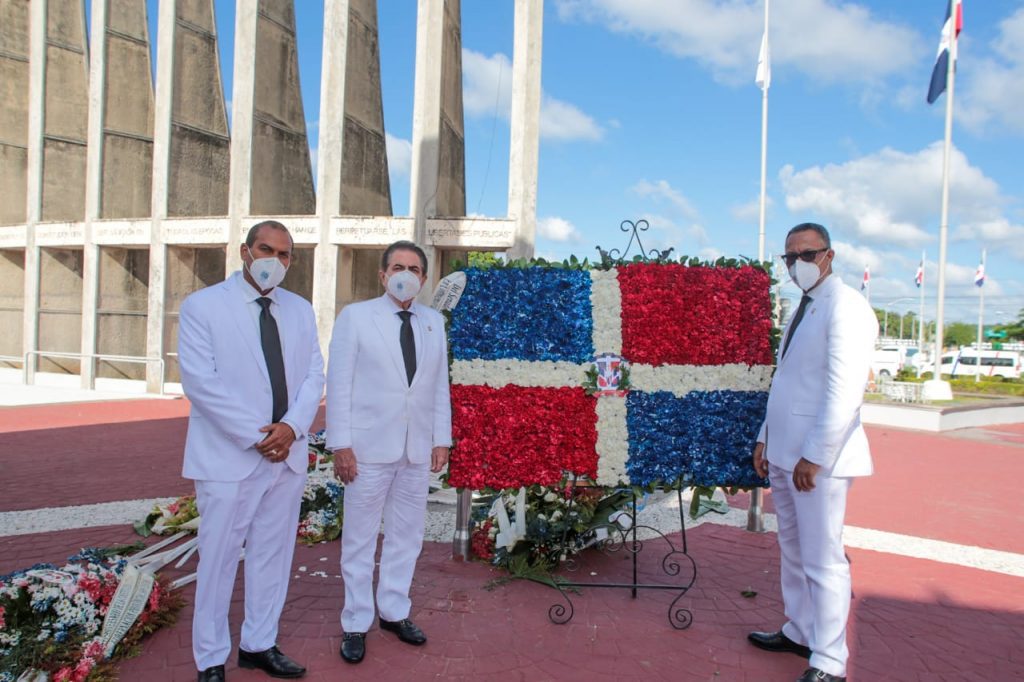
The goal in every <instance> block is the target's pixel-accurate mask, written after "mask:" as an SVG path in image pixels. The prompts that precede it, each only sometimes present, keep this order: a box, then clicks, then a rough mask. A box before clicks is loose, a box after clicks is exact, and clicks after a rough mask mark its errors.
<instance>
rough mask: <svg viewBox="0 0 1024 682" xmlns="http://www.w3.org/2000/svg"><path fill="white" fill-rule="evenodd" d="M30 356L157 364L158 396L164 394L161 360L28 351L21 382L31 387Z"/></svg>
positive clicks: (162, 360) (163, 374)
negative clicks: (158, 378)
mask: <svg viewBox="0 0 1024 682" xmlns="http://www.w3.org/2000/svg"><path fill="white" fill-rule="evenodd" d="M32 355H38V356H40V357H47V358H67V359H70V360H78V361H79V362H82V361H83V360H85V359H86V358H91V359H94V360H105V361H107V362H135V363H138V364H143V365H147V366H148V365H149V363H151V362H156V363H159V365H160V393H159V394H160V395H163V394H164V378H165V376H166V372H167V363H166V362H164V359H163V358H150V357H145V356H138V355H107V354H104V353H68V352H62V351H52V350H30V351H25V354H24V357H23V358H22V360H23V362H24V364H23V365H22V367H21V380H22V383H24V384H26V385H31V384H32V382H31V381H30V380H29V364H28V359H29V357H30V356H32Z"/></svg>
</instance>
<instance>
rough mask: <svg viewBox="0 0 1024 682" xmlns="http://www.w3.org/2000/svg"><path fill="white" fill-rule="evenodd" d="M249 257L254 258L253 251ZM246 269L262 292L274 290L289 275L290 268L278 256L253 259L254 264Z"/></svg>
mask: <svg viewBox="0 0 1024 682" xmlns="http://www.w3.org/2000/svg"><path fill="white" fill-rule="evenodd" d="M246 248H248V247H246ZM249 255H250V256H252V251H250V252H249ZM245 267H246V269H247V270H248V271H249V276H250V277H252V279H253V281H254V282H256V286H258V287H259V288H260V291H268V290H270V289H273V288H274V287H276V286H277V285H278V284H280V283H281V280H283V279H284V276H285V275H286V274H288V268H286V267H285V266H284V264H283V263H282V262H281V261H280V260H279V259H278V258H277V257H276V256H270V257H268V258H253V261H252V263H250V264H248V265H246V266H245Z"/></svg>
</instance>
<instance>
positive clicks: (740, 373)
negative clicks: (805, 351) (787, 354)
mask: <svg viewBox="0 0 1024 682" xmlns="http://www.w3.org/2000/svg"><path fill="white" fill-rule="evenodd" d="M773 371H774V368H773V367H771V366H770V365H744V364H731V365H716V366H710V367H709V366H697V365H662V366H660V367H654V366H652V365H640V364H635V365H632V366H631V368H630V375H629V380H630V385H631V387H632V388H633V389H635V390H638V391H646V392H651V393H653V392H656V391H668V392H670V393H673V394H675V395H676V396H678V397H680V398H681V397H683V396H685V395H686V394H687V393H689V392H690V391H767V390H768V388H769V387H770V386H771V383H772V372H773Z"/></svg>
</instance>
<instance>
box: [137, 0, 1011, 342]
mask: <svg viewBox="0 0 1024 682" xmlns="http://www.w3.org/2000/svg"><path fill="white" fill-rule="evenodd" d="M215 5H216V10H217V20H218V31H219V33H220V39H221V56H222V69H223V70H224V73H225V90H226V92H227V93H228V95H229V96H230V92H231V78H230V68H231V61H232V59H231V57H232V46H233V43H232V35H231V34H232V32H233V27H234V9H233V5H234V3H233V2H231V1H230V0H215ZM964 5H965V7H964V30H963V33H962V34H961V40H960V60H959V65H958V71H957V81H956V96H955V105H956V106H955V118H954V131H953V144H954V148H955V149H954V155H953V159H952V182H951V200H950V207H951V215H950V241H949V255H948V259H947V315H946V319H947V321H950V320H963V321H976V320H977V299H978V290H977V288H976V287H974V286H973V277H974V271H975V268H976V267H977V264H978V261H979V257H980V253H981V250H982V248H987V249H988V266H987V272H988V280H987V283H986V286H985V289H984V291H985V308H986V322H989V323H991V322H1001V321H1006V320H1008V319H1011V318H1015V317H1016V314H1017V311H1018V310H1020V309H1021V308H1024V268H1022V263H1024V116H1022V115H1021V114H1020V110H1021V108H1022V106H1024V53H1022V52H1021V51H1020V49H1019V46H1020V45H1024V5H1022V3H1021V2H1020V1H1019V0H965V3H964ZM322 13H323V2H322V0H299V2H298V3H297V28H298V33H299V44H300V48H299V59H300V78H301V83H302V86H303V97H304V105H305V115H306V119H307V122H308V127H309V132H310V144H311V147H312V148H313V149H314V159H315V147H316V133H317V131H318V125H319V122H318V121H317V117H318V115H319V84H320V66H321V64H320V52H321V45H322V40H323V38H322V21H323V19H322ZM379 13H380V14H379V24H380V49H381V70H382V80H383V87H384V93H383V97H384V117H385V128H386V132H387V135H388V149H389V164H390V167H391V178H392V196H393V202H394V209H395V213H396V215H401V214H405V213H407V211H408V195H409V176H408V166H409V159H410V155H411V147H410V140H411V130H412V90H413V78H414V55H415V32H416V16H415V14H416V3H415V2H414V0H386V1H384V2H380V3H379ZM150 14H151V16H150V21H151V23H152V24H155V21H156V16H155V3H154V2H152V1H151V7H150ZM944 14H945V1H944V0H912V1H903V2H892V1H891V0H847V1H844V2H838V1H836V0H785V1H784V2H783V1H777V2H775V3H772V17H771V26H770V38H771V52H772V85H771V89H770V91H769V125H768V138H769V139H768V198H769V208H768V219H767V233H768V241H767V244H768V246H767V250H768V252H769V253H773V254H778V253H780V252H781V251H782V245H783V239H784V236H785V232H786V230H787V229H788V228H789V227H791V226H792V225H793V224H795V223H798V222H803V221H805V220H813V221H817V222H821V223H823V224H825V225H826V226H828V227H829V229H830V230H831V231H832V234H833V242H834V246H835V249H836V252H837V253H836V261H835V262H836V268H837V270H838V272H839V273H840V274H841V275H842V276H843V278H844V279H845V280H846V281H847V282H848V283H852V284H854V285H857V283H858V282H859V281H860V279H861V277H862V274H863V271H864V266H865V265H869V266H870V268H871V273H872V281H871V283H872V290H871V296H872V303H873V304H875V305H876V306H879V307H881V306H887V307H889V308H890V309H891V310H893V311H894V312H897V311H899V312H905V311H909V310H913V311H916V310H917V307H918V304H917V296H918V290H917V289H916V287H915V286H914V282H913V278H914V274H915V272H916V269H917V264H918V261H919V260H920V257H921V252H922V250H923V251H924V252H925V254H926V261H927V264H926V289H925V291H926V307H925V316H926V317H928V318H932V317H934V315H935V298H934V293H935V291H934V284H935V276H936V261H937V259H938V232H939V228H938V224H939V215H940V207H941V162H942V139H943V130H944V129H943V126H944V112H945V102H946V99H945V95H943V96H942V97H941V98H940V99H939V101H938V102H936V104H934V105H931V106H929V105H928V104H926V102H925V94H926V92H927V86H928V80H929V77H930V74H931V69H932V66H933V64H934V61H935V53H936V48H937V45H938V40H939V33H940V30H941V27H942V23H943V19H944ZM512 17H513V2H512V0H463V1H462V22H463V70H464V75H463V91H464V104H465V126H466V197H467V201H466V203H467V211H468V212H469V213H470V214H473V215H477V214H479V215H487V216H503V215H504V214H505V213H506V209H507V202H506V194H507V170H508V101H509V86H510V83H511V50H512ZM155 28H156V27H155V25H153V26H152V29H153V31H154V32H153V34H152V35H153V37H154V39H155ZM762 30H763V5H762V2H761V0H674V1H673V2H664V1H663V0H547V2H545V7H544V46H543V75H542V88H543V92H544V105H543V107H542V138H541V149H540V169H539V176H540V179H539V189H538V206H537V212H538V221H539V232H538V239H537V255H539V256H544V257H556V258H563V257H566V256H568V255H569V254H576V255H578V256H580V257H583V256H591V257H593V255H594V254H595V251H594V246H595V245H597V244H600V245H601V246H603V247H605V248H610V247H619V248H623V247H624V246H625V239H624V236H623V235H622V233H621V232H619V224H620V222H621V221H622V220H624V219H631V220H636V219H639V218H645V219H647V220H648V221H649V222H650V224H651V230H650V231H649V232H648V233H647V234H646V235H645V245H646V246H648V247H659V248H665V247H668V246H672V247H675V249H676V253H678V254H687V255H696V256H701V257H705V258H714V257H717V256H719V255H727V256H734V255H745V256H756V255H757V222H758V219H757V200H758V193H759V182H760V135H761V127H760V126H761V91H760V89H759V88H758V87H757V86H756V85H755V84H754V73H755V69H756V64H757V55H758V48H759V45H760V39H761V33H762ZM783 279H786V278H785V277H783ZM783 291H784V293H785V294H786V295H792V294H793V293H794V289H793V288H792V285H788V284H787V285H785V286H784V289H783Z"/></svg>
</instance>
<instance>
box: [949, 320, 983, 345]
mask: <svg viewBox="0 0 1024 682" xmlns="http://www.w3.org/2000/svg"><path fill="white" fill-rule="evenodd" d="M942 331H943V333H942V340H943V341H942V342H943V344H944V345H946V346H957V347H959V346H969V345H971V344H972V343H974V342H975V341H977V340H978V327H977V325H973V324H967V323H966V322H950V323H949V324H948V325H946V327H945V329H943V330H942Z"/></svg>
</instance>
